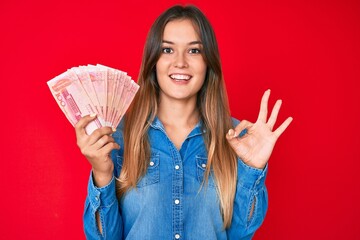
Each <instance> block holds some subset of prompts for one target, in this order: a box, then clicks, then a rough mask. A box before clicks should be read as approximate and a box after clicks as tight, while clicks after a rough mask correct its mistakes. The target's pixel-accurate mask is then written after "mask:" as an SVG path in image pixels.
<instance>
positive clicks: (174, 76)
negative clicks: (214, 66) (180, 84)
mask: <svg viewBox="0 0 360 240" xmlns="http://www.w3.org/2000/svg"><path fill="white" fill-rule="evenodd" d="M169 76H170V78H171V79H173V80H175V81H188V80H190V79H191V77H192V76H190V75H188V74H178V73H174V74H170V75H169Z"/></svg>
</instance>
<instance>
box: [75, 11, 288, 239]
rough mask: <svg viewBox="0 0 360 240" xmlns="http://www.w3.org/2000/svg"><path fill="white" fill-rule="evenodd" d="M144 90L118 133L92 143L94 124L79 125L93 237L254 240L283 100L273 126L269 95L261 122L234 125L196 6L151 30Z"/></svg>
mask: <svg viewBox="0 0 360 240" xmlns="http://www.w3.org/2000/svg"><path fill="white" fill-rule="evenodd" d="M138 83H139V85H140V90H139V92H138V94H137V96H136V98H135V99H134V102H133V104H132V107H131V108H130V109H129V111H128V113H127V115H126V116H125V120H124V121H123V122H122V123H121V124H120V126H119V127H118V129H117V130H116V132H113V130H112V129H111V128H109V127H104V128H101V129H98V130H96V131H95V132H94V133H92V134H91V135H90V136H88V135H86V133H85V126H86V125H87V124H88V123H89V122H91V121H92V120H94V119H95V118H96V116H87V117H84V118H83V119H81V120H80V121H79V122H78V124H77V125H76V127H75V128H76V135H77V143H78V146H79V148H80V149H81V152H82V153H83V154H84V155H85V156H86V158H87V159H88V161H89V162H90V163H91V165H92V173H91V177H90V180H89V186H88V196H87V199H86V203H85V213H84V226H85V233H86V236H87V238H88V239H251V238H252V236H253V235H254V232H255V231H256V229H258V227H259V226H260V225H261V223H262V222H263V219H264V217H265V213H266V210H267V192H266V187H265V183H264V182H265V176H266V173H267V161H268V159H269V157H270V155H271V152H272V149H273V147H274V145H275V142H276V140H277V138H278V137H279V136H280V135H281V134H282V132H283V131H284V130H285V129H286V128H287V126H288V125H289V124H290V122H291V120H292V118H288V119H287V120H286V121H285V122H284V123H283V124H282V125H281V126H280V127H279V128H278V129H276V130H275V131H273V130H272V128H273V126H274V124H275V121H276V118H277V115H278V112H279V109H280V105H281V101H280V100H278V101H277V102H276V104H275V106H274V108H273V111H272V113H271V115H270V117H269V119H268V120H267V102H268V99H269V95H270V91H269V90H268V91H266V92H265V93H264V95H263V97H262V100H261V106H260V113H259V117H258V119H257V121H256V122H255V123H250V122H248V121H245V120H244V121H241V122H240V123H239V121H237V120H233V119H231V117H230V113H229V107H228V102H227V96H226V90H225V86H224V81H223V76H222V70H221V65H220V59H219V52H218V47H217V43H216V39H215V35H214V33H213V30H212V27H211V26H210V24H209V22H208V20H207V19H206V17H205V16H204V15H203V14H202V13H201V11H200V10H199V9H197V8H196V7H194V6H186V7H182V6H175V7H172V8H170V9H168V10H167V11H165V12H164V13H163V14H162V15H160V16H159V17H158V19H157V20H156V21H155V22H154V24H153V26H152V28H151V30H150V32H149V35H148V38H147V41H146V44H145V49H144V56H143V62H142V68H141V71H140V75H139V80H138ZM234 126H235V127H234ZM110 154H111V158H110V157H109V155H110ZM116 192H117V195H118V196H116Z"/></svg>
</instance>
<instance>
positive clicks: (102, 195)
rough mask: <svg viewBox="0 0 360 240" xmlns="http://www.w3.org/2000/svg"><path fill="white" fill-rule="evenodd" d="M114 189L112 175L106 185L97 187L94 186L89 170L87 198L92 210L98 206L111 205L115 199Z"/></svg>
mask: <svg viewBox="0 0 360 240" xmlns="http://www.w3.org/2000/svg"><path fill="white" fill-rule="evenodd" d="M115 190H116V187H115V177H114V176H113V177H112V179H111V181H110V182H109V184H108V185H106V186H104V187H101V188H99V187H96V186H95V184H94V181H93V177H92V172H91V175H90V179H89V183H88V200H89V202H90V205H91V207H92V208H93V210H94V211H96V210H97V209H98V208H99V207H101V208H109V207H111V206H112V205H113V204H114V203H115V202H116V201H117V198H116V191H115Z"/></svg>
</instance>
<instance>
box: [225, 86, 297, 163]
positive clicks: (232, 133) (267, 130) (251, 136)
mask: <svg viewBox="0 0 360 240" xmlns="http://www.w3.org/2000/svg"><path fill="white" fill-rule="evenodd" d="M269 96H270V90H267V91H265V93H264V95H263V97H262V99H261V105H260V112H259V116H258V119H257V120H256V122H255V123H251V122H248V121H246V120H243V121H241V122H240V123H239V125H237V126H236V127H235V129H230V130H229V132H228V134H227V135H226V138H227V140H228V141H229V143H230V145H231V147H232V148H233V149H234V150H235V152H236V154H237V155H238V156H239V157H240V158H241V159H242V160H243V162H244V163H245V164H247V165H249V166H251V167H255V168H259V169H263V168H264V167H265V165H266V163H267V162H268V160H269V158H270V156H271V153H272V151H273V149H274V146H275V143H276V141H277V139H278V138H279V137H280V135H281V134H282V133H283V132H284V131H285V129H286V128H287V127H288V126H289V124H290V123H291V121H292V117H288V118H287V119H286V120H285V121H284V122H283V123H282V124H281V125H280V126H279V127H278V128H277V129H276V130H275V131H273V127H274V125H275V122H276V119H277V116H278V113H279V110H280V106H281V100H277V101H276V103H275V105H274V108H273V110H272V112H271V115H270V117H269V119H268V120H267V113H268V100H269ZM245 129H246V130H247V132H246V133H245V134H244V135H243V136H239V134H240V133H241V132H242V131H243V130H245Z"/></svg>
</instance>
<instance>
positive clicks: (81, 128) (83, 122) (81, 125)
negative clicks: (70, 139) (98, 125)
mask: <svg viewBox="0 0 360 240" xmlns="http://www.w3.org/2000/svg"><path fill="white" fill-rule="evenodd" d="M95 118H96V114H95V113H93V114H90V115H87V116H85V117H82V118H81V119H80V120H79V121H78V122H77V123H76V124H75V126H74V127H75V132H76V135H77V136H82V135H84V134H86V131H85V127H86V126H87V125H88V124H89V123H90V122H91V121H93V120H94V119H95Z"/></svg>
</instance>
